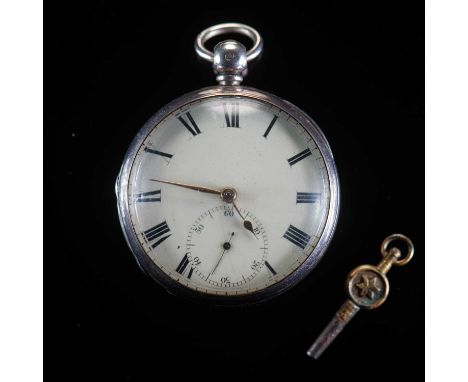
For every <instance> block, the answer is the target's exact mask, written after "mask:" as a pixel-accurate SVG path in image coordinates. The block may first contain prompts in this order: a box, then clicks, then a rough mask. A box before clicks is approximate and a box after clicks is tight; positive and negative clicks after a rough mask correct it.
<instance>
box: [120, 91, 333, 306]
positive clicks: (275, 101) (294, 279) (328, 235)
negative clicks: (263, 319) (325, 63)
mask: <svg viewBox="0 0 468 382" xmlns="http://www.w3.org/2000/svg"><path fill="white" fill-rule="evenodd" d="M220 96H235V97H246V98H250V99H254V100H259V101H262V102H266V103H269V104H271V105H273V106H275V107H277V108H279V109H281V110H284V111H285V112H286V113H288V114H289V115H291V117H292V118H294V119H295V120H296V121H297V122H299V123H300V124H301V125H302V126H303V127H304V129H306V131H307V132H308V133H309V134H310V135H311V137H312V138H313V139H314V141H315V143H316V144H317V147H318V149H319V150H320V152H321V154H322V157H323V160H324V163H325V166H326V170H327V173H328V179H329V185H330V201H329V202H330V207H329V211H328V216H327V219H326V222H325V225H324V229H323V232H322V235H321V237H320V239H319V241H318V242H317V244H316V246H315V248H314V249H313V250H312V252H311V253H310V255H309V256H308V257H307V259H306V260H305V261H304V262H303V263H302V264H301V265H300V266H299V267H298V268H297V269H296V270H294V271H293V272H292V273H291V274H290V275H289V276H287V277H285V278H284V279H282V280H280V281H278V282H277V283H275V284H273V285H271V286H268V287H266V288H264V289H261V290H259V291H255V292H252V293H250V294H242V295H228V296H226V295H215V294H209V293H202V292H199V291H196V290H193V289H191V288H189V287H187V286H185V285H183V284H180V283H178V282H177V281H176V280H174V279H172V278H171V277H170V276H168V275H167V274H166V273H164V272H163V271H162V270H161V269H159V267H158V266H157V265H156V264H155V263H154V262H153V261H152V260H151V259H150V257H149V256H148V255H147V253H146V251H145V250H144V249H143V247H142V245H141V243H140V241H139V240H138V237H137V235H136V233H135V231H134V230H133V224H132V221H131V217H130V205H129V200H128V186H129V179H130V174H131V170H132V166H133V163H134V160H135V157H136V155H137V153H138V150H139V148H140V147H141V145H142V144H143V142H144V140H145V139H146V137H147V136H148V134H149V133H150V132H151V131H152V130H153V128H154V127H155V126H156V125H158V124H159V123H160V122H161V121H162V120H164V119H165V118H166V117H167V116H169V115H170V114H171V113H173V112H174V111H175V110H177V109H179V108H181V107H183V106H185V105H187V104H189V103H192V102H194V101H197V100H203V99H206V98H212V97H220ZM116 195H117V206H118V212H119V220H120V224H121V226H122V230H123V232H124V236H125V239H126V241H127V243H128V245H129V247H130V249H131V251H132V253H133V255H134V256H135V259H136V261H137V263H138V265H139V266H140V268H141V269H142V270H143V271H144V272H145V273H147V274H148V275H149V276H150V277H151V278H153V279H154V280H155V281H156V282H158V283H159V284H160V285H162V286H163V287H164V288H165V289H166V290H167V291H168V292H169V293H171V294H174V295H177V296H181V297H186V298H190V299H192V300H193V299H196V300H199V301H205V302H209V303H214V304H217V305H232V304H235V305H240V304H250V303H256V302H261V301H265V300H268V299H271V298H273V297H275V296H278V295H279V294H282V293H284V292H285V291H287V290H288V289H290V288H291V287H293V286H294V285H296V284H298V283H299V282H300V281H301V280H303V279H304V278H305V277H306V276H307V275H308V274H309V273H310V272H311V271H312V270H313V269H314V268H315V266H316V265H317V264H318V262H319V261H320V260H321V259H322V257H323V256H324V254H325V252H326V250H327V248H328V246H329V244H330V241H331V239H332V237H333V234H334V232H335V228H336V224H337V221H338V212H339V204H340V194H339V181H338V174H337V169H336V165H335V161H334V159H333V154H332V151H331V149H330V146H329V144H328V141H327V140H326V138H325V136H324V134H323V132H322V131H321V129H320V128H319V127H318V125H317V124H316V123H315V122H314V121H313V119H312V118H311V117H309V116H308V115H307V114H306V113H305V112H304V111H302V110H301V109H299V108H298V107H297V106H295V105H293V104H291V103H290V102H288V101H285V100H283V99H281V98H279V97H277V96H275V95H273V94H270V93H268V92H265V91H261V90H258V89H255V88H251V87H243V86H214V87H207V88H203V89H199V90H196V91H193V92H190V93H187V94H184V95H182V96H180V97H179V98H177V99H175V100H173V101H172V102H170V103H168V104H166V105H165V106H164V107H162V108H161V109H160V110H159V111H157V112H156V113H155V114H153V115H152V116H151V117H150V118H149V119H148V120H147V121H146V123H145V124H144V125H143V127H142V128H141V129H140V131H139V132H138V133H137V135H136V136H135V138H134V139H133V141H132V143H131V144H130V147H129V148H128V150H127V153H126V154H125V158H124V162H123V164H122V167H121V170H120V173H119V175H118V178H117V182H116Z"/></svg>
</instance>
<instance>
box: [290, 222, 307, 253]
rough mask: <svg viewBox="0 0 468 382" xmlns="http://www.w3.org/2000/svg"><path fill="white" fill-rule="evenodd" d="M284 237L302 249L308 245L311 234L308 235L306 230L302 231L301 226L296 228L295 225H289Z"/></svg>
mask: <svg viewBox="0 0 468 382" xmlns="http://www.w3.org/2000/svg"><path fill="white" fill-rule="evenodd" d="M283 237H284V238H285V239H288V240H289V241H290V242H291V243H293V244H295V245H297V246H298V247H300V248H302V249H304V248H305V247H306V245H307V243H308V242H309V240H310V236H309V235H307V234H306V233H305V232H302V231H301V230H300V229H299V228H296V227H294V226H293V225H289V228H288V230H287V231H286V233H285V234H284V235H283Z"/></svg>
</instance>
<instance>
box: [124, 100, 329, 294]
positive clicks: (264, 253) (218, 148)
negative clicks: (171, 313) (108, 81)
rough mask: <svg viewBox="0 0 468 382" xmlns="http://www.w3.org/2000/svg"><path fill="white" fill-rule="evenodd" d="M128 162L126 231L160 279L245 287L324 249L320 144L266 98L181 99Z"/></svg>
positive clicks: (229, 290) (210, 290)
mask: <svg viewBox="0 0 468 382" xmlns="http://www.w3.org/2000/svg"><path fill="white" fill-rule="evenodd" d="M129 168H130V170H129V173H128V182H126V187H127V190H126V193H125V197H126V200H125V201H124V203H125V204H126V205H127V206H128V223H129V224H128V225H129V226H128V227H127V230H128V231H130V233H128V232H127V236H128V235H129V234H130V235H132V236H133V237H134V238H135V239H136V240H135V241H137V242H138V243H139V246H140V252H141V253H142V254H143V256H144V257H146V260H149V262H150V263H151V266H152V268H155V269H157V270H158V274H162V275H163V277H164V278H165V279H166V285H167V283H168V282H167V280H170V281H172V282H173V283H178V284H181V285H183V286H185V287H187V288H190V289H191V290H193V291H197V292H199V293H202V294H211V295H223V296H234V295H249V294H252V293H255V292H258V291H261V290H265V289H266V288H268V287H270V286H273V285H275V284H278V283H280V282H282V281H283V282H284V280H285V279H287V278H288V277H290V276H291V275H292V274H294V273H295V272H296V271H298V269H300V268H301V265H302V264H304V263H305V262H307V261H308V262H309V263H310V264H313V263H315V261H312V260H313V259H312V260H311V259H310V257H311V256H318V255H320V254H317V253H315V252H314V249H316V246H317V244H318V242H319V240H320V239H321V237H322V235H323V233H324V229H325V226H326V225H327V222H328V221H329V220H330V219H329V215H330V206H331V203H330V197H331V183H330V177H329V170H328V169H327V165H326V160H325V159H324V154H323V152H322V150H321V149H320V148H319V147H318V145H317V142H316V140H314V139H313V137H312V135H311V134H310V133H309V131H308V130H307V129H306V128H304V126H303V125H301V123H299V122H298V121H297V120H296V119H295V118H293V116H292V115H290V114H288V112H286V111H285V110H282V109H280V108H278V107H276V106H274V105H273V104H271V103H268V102H266V101H265V100H259V99H253V98H247V97H236V96H217V97H209V98H204V99H199V100H195V101H192V102H189V103H186V104H184V105H183V106H182V107H180V108H178V109H176V110H172V112H170V113H167V114H166V115H165V117H164V118H163V119H160V120H159V121H158V123H156V124H155V125H154V126H150V128H149V129H147V133H146V134H145V136H144V137H142V138H141V139H140V142H139V144H138V147H136V148H135V155H133V157H132V161H131V163H130V164H129ZM335 186H336V185H335ZM141 250H142V251H141ZM146 260H145V261H146ZM146 263H148V261H146Z"/></svg>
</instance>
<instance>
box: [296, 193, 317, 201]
mask: <svg viewBox="0 0 468 382" xmlns="http://www.w3.org/2000/svg"><path fill="white" fill-rule="evenodd" d="M319 199H320V192H298V193H297V197H296V203H316V202H317V200H319Z"/></svg>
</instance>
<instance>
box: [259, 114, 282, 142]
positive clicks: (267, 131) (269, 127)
mask: <svg viewBox="0 0 468 382" xmlns="http://www.w3.org/2000/svg"><path fill="white" fill-rule="evenodd" d="M277 119H278V116H277V115H275V116H274V117H273V119H272V120H271V122H270V124H269V125H268V128H267V129H266V131H265V134H263V136H264V137H265V138H266V137H268V134H270V130H271V128H272V127H273V125H274V124H275V122H276V120H277Z"/></svg>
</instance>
